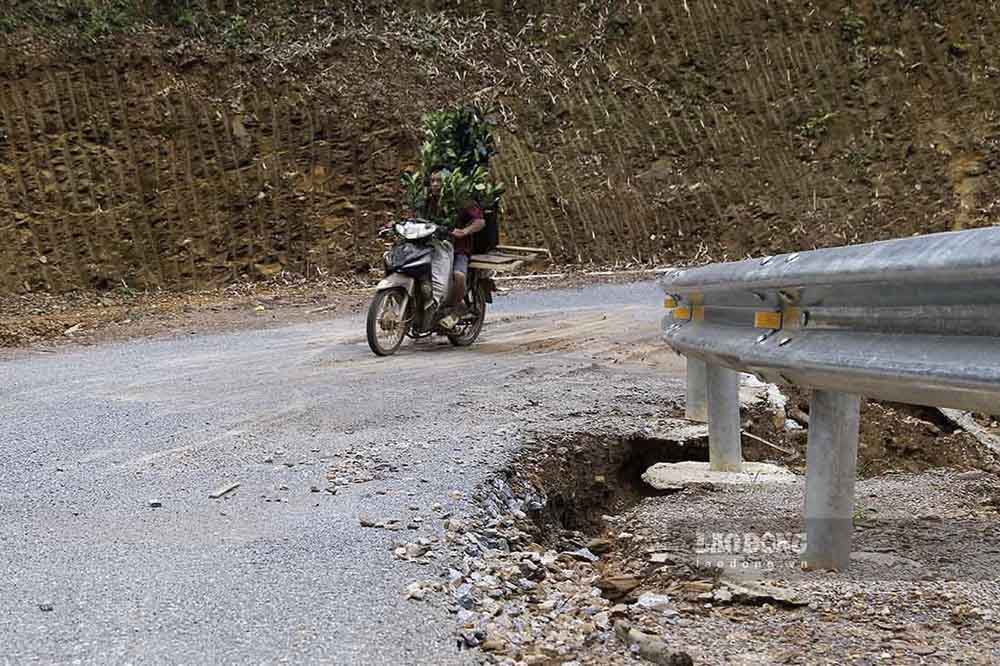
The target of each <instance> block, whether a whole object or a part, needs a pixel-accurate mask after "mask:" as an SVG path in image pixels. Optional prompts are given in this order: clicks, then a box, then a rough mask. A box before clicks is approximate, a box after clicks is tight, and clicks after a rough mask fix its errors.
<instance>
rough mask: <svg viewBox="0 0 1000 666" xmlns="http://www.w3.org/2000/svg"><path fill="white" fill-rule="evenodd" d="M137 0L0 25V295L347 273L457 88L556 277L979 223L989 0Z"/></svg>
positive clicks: (991, 174)
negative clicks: (167, 2) (565, 267)
mask: <svg viewBox="0 0 1000 666" xmlns="http://www.w3.org/2000/svg"><path fill="white" fill-rule="evenodd" d="M160 4H162V3H140V2H131V1H129V0H113V1H111V0H109V1H108V2H100V3H89V4H88V3H80V7H77V8H76V9H74V10H72V11H70V9H71V8H72V7H76V5H75V4H74V3H72V2H70V3H47V2H42V3H24V2H19V3H15V7H14V10H12V11H11V12H10V13H9V14H8V15H7V16H5V17H4V20H3V22H2V24H0V30H3V31H5V33H4V35H3V38H4V39H5V41H6V44H5V47H4V48H3V49H0V54H2V55H0V180H2V182H3V184H4V189H3V190H2V191H0V238H2V240H3V243H2V244H0V253H2V254H0V267H2V268H0V290H2V291H6V292H24V291H29V290H30V291H39V290H45V291H55V292H62V291H70V290H73V289H79V288H84V289H94V288H96V289H108V288H115V287H117V286H119V285H120V284H121V282H122V280H124V281H125V283H126V284H127V285H128V288H137V289H145V288H155V287H164V288H170V289H197V288H204V287H211V286H219V285H224V284H228V283H232V282H235V281H241V280H245V279H247V278H249V279H266V278H269V277H273V276H274V275H276V274H278V273H280V272H282V271H292V272H296V273H300V274H304V275H309V276H316V275H320V276H322V275H324V274H328V273H329V272H331V271H332V272H345V271H352V270H360V271H366V270H367V269H368V268H369V266H370V265H371V264H372V263H373V262H374V260H375V257H376V251H377V244H376V243H374V239H373V236H372V232H373V230H374V229H375V228H376V227H377V226H378V225H379V224H380V223H381V222H383V221H384V220H385V219H387V217H388V216H390V215H392V214H393V212H394V211H396V210H398V206H399V191H398V188H397V186H396V177H397V175H398V173H399V171H400V170H401V169H402V168H404V167H406V166H407V165H408V164H410V163H411V162H412V160H413V158H414V155H415V151H416V147H417V143H418V141H419V137H418V136H417V134H416V131H415V128H416V126H417V123H418V120H419V116H420V114H421V113H422V112H423V111H426V110H428V109H431V108H434V107H437V106H440V105H443V104H446V103H451V102H455V101H458V100H472V99H478V100H480V101H484V102H487V103H491V104H493V105H495V106H496V108H497V109H498V112H497V119H498V121H499V122H500V124H501V128H502V129H501V142H500V143H501V158H500V160H499V161H498V163H497V173H498V176H499V177H500V178H501V179H502V180H503V181H505V182H506V183H507V184H508V186H509V188H510V190H509V195H508V198H507V204H506V224H505V229H506V234H507V238H508V239H509V240H510V241H513V242H516V243H522V244H540V245H546V246H548V247H551V248H552V249H553V250H554V251H555V253H556V254H557V257H558V258H560V259H562V260H566V261H579V262H594V263H602V264H618V265H622V264H626V263H631V264H638V263H666V262H683V263H690V262H700V261H707V260H710V259H711V260H721V259H726V258H739V257H742V256H743V255H745V254H747V253H761V254H771V253H774V252H778V251H782V250H792V249H801V248H809V247H814V246H828V245H836V244H842V243H854V242H863V241H870V240H876V239H882V238H889V237H895V236H904V235H909V234H913V233H926V232H933V231H943V230H948V229H954V228H962V227H971V226H981V225H987V224H992V223H994V222H995V220H996V202H997V193H998V191H1000V187H998V184H1000V181H998V165H1000V163H998V159H1000V157H998V150H997V147H998V141H1000V117H998V116H997V114H996V111H995V109H994V108H993V107H994V106H995V100H996V99H997V98H998V97H1000V95H998V93H1000V89H998V74H1000V70H997V69H996V65H995V63H996V62H997V55H998V54H997V48H998V47H997V46H996V45H997V44H998V43H1000V40H998V39H997V36H998V34H997V33H998V28H1000V16H998V9H997V7H996V5H995V4H992V3H981V2H974V1H972V0H959V1H957V2H947V3H945V2H937V1H933V0H932V1H922V2H919V3H918V2H891V3H890V2H869V1H866V2H853V3H846V2H845V3H833V4H829V3H825V4H822V5H818V4H816V3H812V2H807V1H804V0H802V1H800V0H795V1H793V2H788V3H777V4H776V3H766V2H759V1H757V0H749V1H746V2H735V3H726V4H724V5H720V4H718V3H712V2H709V1H708V0H690V1H689V2H687V3H682V4H680V5H678V4H677V3H673V2H659V1H657V2H624V3H621V2H610V1H596V2H588V3H584V4H583V5H580V4H579V3H576V2H573V3H569V2H546V3H540V2H528V3H518V4H517V6H516V7H513V8H512V7H510V6H508V5H507V4H506V3H494V2H475V3H468V2H463V3H457V2H443V1H442V2H436V3H430V4H428V3H424V2H419V3H418V2H412V3H407V2H404V3H388V2H372V3H363V4H362V3H356V4H355V5H352V6H339V4H338V6H337V7H334V8H331V7H327V6H324V5H325V4H328V3H311V2H300V3H297V4H296V5H295V8H294V10H291V9H289V5H288V3H283V2H282V3H279V2H274V3H271V2H264V3H255V5H254V7H253V8H252V9H248V8H246V7H242V8H241V7H237V6H236V5H235V4H234V3H227V2H217V3H215V2H213V3H201V4H199V3H191V4H190V5H189V6H188V7H189V8H188V9H187V10H185V11H183V12H181V11H174V10H171V11H166V10H163V9H160ZM50 5H51V7H50ZM56 5H58V7H59V8H61V9H59V11H55V10H53V11H49V12H46V11H42V9H44V8H50V9H51V8H54V7H56ZM32 8H36V9H32ZM37 8H42V9H37Z"/></svg>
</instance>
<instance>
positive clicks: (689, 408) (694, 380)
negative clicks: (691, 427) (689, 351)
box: [684, 356, 708, 423]
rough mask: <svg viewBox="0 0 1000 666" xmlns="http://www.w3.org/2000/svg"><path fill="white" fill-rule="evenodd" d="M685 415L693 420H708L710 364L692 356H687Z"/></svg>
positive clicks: (703, 421) (704, 421)
mask: <svg viewBox="0 0 1000 666" xmlns="http://www.w3.org/2000/svg"><path fill="white" fill-rule="evenodd" d="M684 416H685V417H686V418H688V419H690V420H692V421H700V422H701V423H706V422H708V365H707V364H706V363H705V362H704V361H702V360H699V359H697V358H693V357H691V356H688V357H687V394H686V395H685V397H684Z"/></svg>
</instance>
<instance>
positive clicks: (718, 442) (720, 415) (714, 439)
mask: <svg viewBox="0 0 1000 666" xmlns="http://www.w3.org/2000/svg"><path fill="white" fill-rule="evenodd" d="M706 378H707V382H706V385H707V388H708V460H709V469H711V470H713V471H717V472H741V471H743V444H742V440H741V439H740V387H739V382H740V376H739V373H737V372H736V371H735V370H730V369H729V368H722V367H719V366H716V365H709V366H707V372H706Z"/></svg>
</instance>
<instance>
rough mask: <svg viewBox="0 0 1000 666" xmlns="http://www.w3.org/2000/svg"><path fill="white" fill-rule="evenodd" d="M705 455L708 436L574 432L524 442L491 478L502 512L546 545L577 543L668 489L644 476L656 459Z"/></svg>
mask: <svg viewBox="0 0 1000 666" xmlns="http://www.w3.org/2000/svg"><path fill="white" fill-rule="evenodd" d="M684 461H698V462H707V461H708V439H707V437H705V438H691V439H687V440H684V441H676V440H672V439H663V438H658V437H650V436H646V435H642V434H633V435H602V434H590V433H573V434H567V435H560V436H557V437H548V438H542V439H538V440H535V441H529V442H527V443H526V447H525V450H524V451H523V452H522V453H521V454H520V455H519V456H518V457H517V458H516V459H515V460H514V462H513V463H512V464H511V465H510V466H509V467H508V468H507V469H506V470H505V472H504V474H503V476H502V477H501V478H499V479H497V483H495V484H494V493H493V494H494V502H495V503H494V504H493V506H494V507H495V509H496V512H497V513H504V512H506V513H508V514H509V513H510V511H511V510H513V513H514V515H515V516H517V517H519V518H521V520H519V521H518V523H519V526H520V527H521V529H523V530H525V531H528V532H529V533H530V534H532V536H533V537H534V538H535V539H536V540H537V541H538V542H539V543H541V544H545V545H548V546H555V547H560V548H562V547H570V546H574V545H578V544H580V543H583V542H585V541H586V540H587V538H590V537H594V536H600V535H601V534H602V533H603V532H604V530H605V528H606V525H605V520H604V519H603V516H606V515H614V514H618V513H621V512H623V511H625V510H627V509H628V508H630V507H632V506H634V505H635V504H636V503H638V502H639V501H641V500H642V499H643V498H645V497H653V496H657V495H662V494H666V493H663V492H661V491H658V490H655V489H654V488H652V487H651V486H649V485H647V484H646V483H645V482H644V481H643V480H642V474H643V472H645V471H646V470H647V469H649V467H651V466H652V465H655V464H656V463H676V462H684Z"/></svg>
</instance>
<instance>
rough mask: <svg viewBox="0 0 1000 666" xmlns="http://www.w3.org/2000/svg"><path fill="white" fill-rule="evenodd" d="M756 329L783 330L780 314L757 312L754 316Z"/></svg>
mask: <svg viewBox="0 0 1000 666" xmlns="http://www.w3.org/2000/svg"><path fill="white" fill-rule="evenodd" d="M753 325H754V328H769V329H772V330H775V331H776V330H778V329H779V328H781V313H780V312H755V313H754V314H753Z"/></svg>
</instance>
